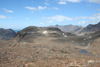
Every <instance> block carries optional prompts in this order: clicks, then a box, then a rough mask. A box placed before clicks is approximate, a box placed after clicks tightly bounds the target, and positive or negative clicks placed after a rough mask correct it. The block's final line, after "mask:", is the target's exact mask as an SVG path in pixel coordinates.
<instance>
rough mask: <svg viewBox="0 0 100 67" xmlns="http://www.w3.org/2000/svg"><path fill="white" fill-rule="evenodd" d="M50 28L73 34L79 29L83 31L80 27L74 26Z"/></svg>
mask: <svg viewBox="0 0 100 67" xmlns="http://www.w3.org/2000/svg"><path fill="white" fill-rule="evenodd" d="M50 27H55V28H59V29H60V30H61V31H63V32H69V33H74V32H76V31H78V30H80V29H83V27H82V26H75V25H51V26H50Z"/></svg>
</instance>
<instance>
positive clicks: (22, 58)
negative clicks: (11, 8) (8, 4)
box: [0, 26, 100, 67]
mask: <svg viewBox="0 0 100 67" xmlns="http://www.w3.org/2000/svg"><path fill="white" fill-rule="evenodd" d="M99 45H100V32H96V33H93V34H89V35H86V36H76V35H74V34H70V33H64V32H62V31H61V30H60V29H58V28H51V27H34V26H30V27H27V28H25V29H23V30H21V31H19V32H18V33H17V34H16V35H15V37H14V38H13V39H11V40H8V41H1V42H0V67H100V54H99V53H100V49H99Z"/></svg>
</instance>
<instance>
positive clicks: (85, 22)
mask: <svg viewBox="0 0 100 67" xmlns="http://www.w3.org/2000/svg"><path fill="white" fill-rule="evenodd" d="M87 23H89V21H85V20H83V21H79V22H78V24H80V25H82V24H87Z"/></svg>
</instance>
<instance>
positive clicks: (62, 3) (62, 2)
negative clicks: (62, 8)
mask: <svg viewBox="0 0 100 67" xmlns="http://www.w3.org/2000/svg"><path fill="white" fill-rule="evenodd" d="M58 4H60V5H65V4H66V2H64V1H61V2H58Z"/></svg>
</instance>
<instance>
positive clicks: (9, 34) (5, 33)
mask: <svg viewBox="0 0 100 67" xmlns="http://www.w3.org/2000/svg"><path fill="white" fill-rule="evenodd" d="M15 35H16V33H15V32H14V31H13V30H12V29H3V28H0V40H9V39H11V38H13V37H14V36H15Z"/></svg>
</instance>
